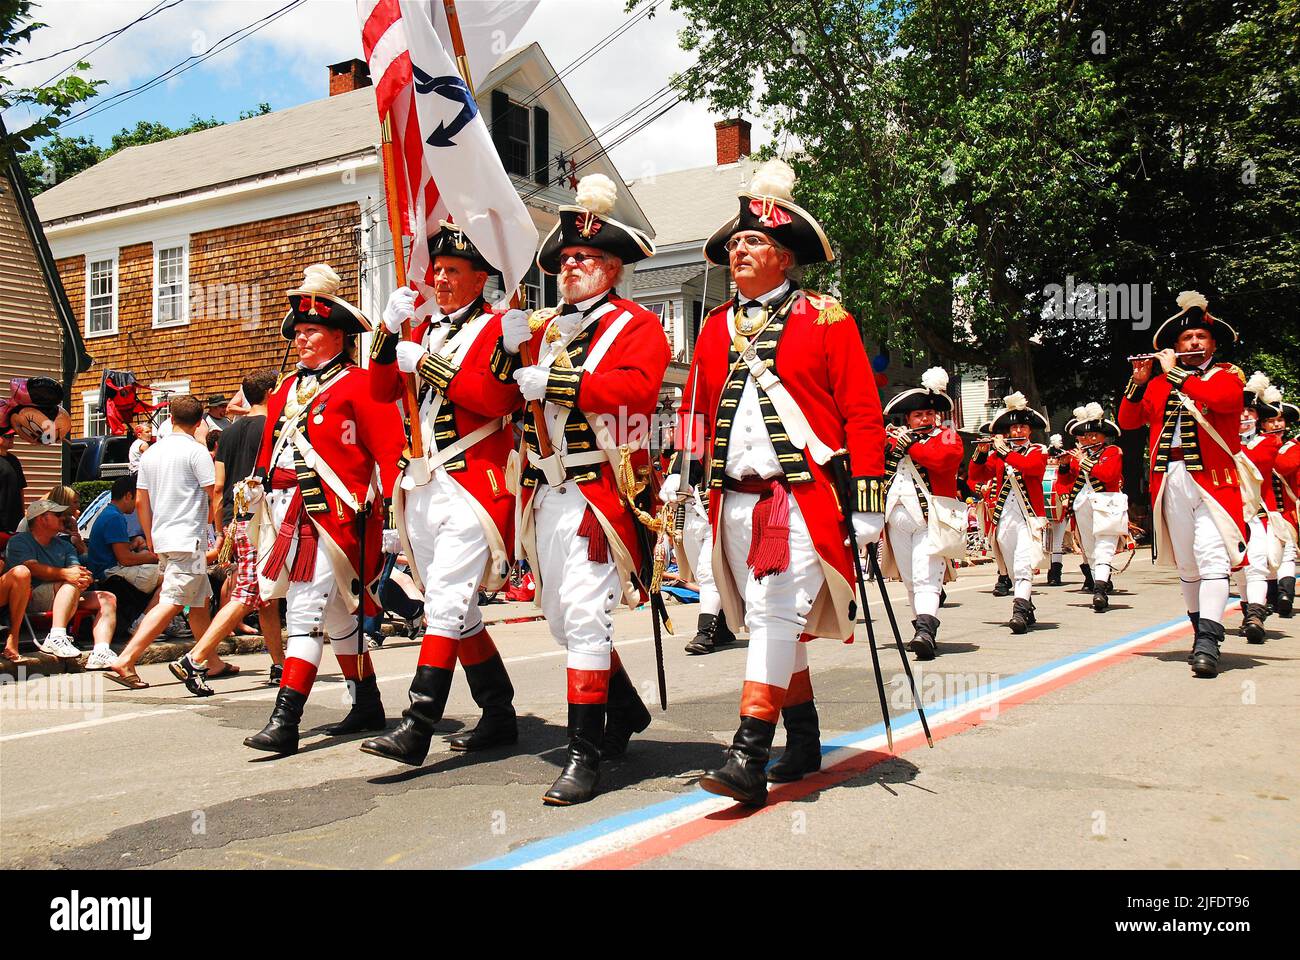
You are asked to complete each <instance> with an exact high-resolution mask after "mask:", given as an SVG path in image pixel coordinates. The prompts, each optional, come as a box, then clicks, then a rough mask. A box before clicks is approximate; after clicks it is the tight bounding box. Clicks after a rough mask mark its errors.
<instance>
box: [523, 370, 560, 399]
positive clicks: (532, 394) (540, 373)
mask: <svg viewBox="0 0 1300 960" xmlns="http://www.w3.org/2000/svg"><path fill="white" fill-rule="evenodd" d="M550 379H551V371H550V370H549V369H547V368H546V367H538V366H532V367H520V368H519V369H518V370H516V371H515V383H517V384H519V392H520V393H522V394H523V395H524V399H525V400H540V399H542V398H543V397H544V396H546V383H547V381H548V380H550Z"/></svg>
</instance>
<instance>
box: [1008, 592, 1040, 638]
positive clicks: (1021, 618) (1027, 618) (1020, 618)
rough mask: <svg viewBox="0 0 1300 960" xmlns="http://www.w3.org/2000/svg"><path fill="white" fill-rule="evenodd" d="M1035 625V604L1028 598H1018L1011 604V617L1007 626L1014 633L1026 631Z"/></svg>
mask: <svg viewBox="0 0 1300 960" xmlns="http://www.w3.org/2000/svg"><path fill="white" fill-rule="evenodd" d="M1033 625H1034V605H1033V604H1032V603H1031V602H1030V601H1028V600H1021V599H1019V598H1017V599H1016V600H1015V602H1013V603H1012V604H1011V619H1010V620H1008V621H1007V626H1009V627H1010V628H1011V632H1012V633H1024V632H1025V631H1026V630H1028V629H1029V628H1030V627H1032V626H1033Z"/></svg>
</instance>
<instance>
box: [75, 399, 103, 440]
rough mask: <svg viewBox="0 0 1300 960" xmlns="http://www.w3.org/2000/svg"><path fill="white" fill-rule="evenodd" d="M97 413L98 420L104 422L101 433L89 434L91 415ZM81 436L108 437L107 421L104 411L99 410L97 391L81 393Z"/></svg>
mask: <svg viewBox="0 0 1300 960" xmlns="http://www.w3.org/2000/svg"><path fill="white" fill-rule="evenodd" d="M96 412H97V413H98V414H99V418H100V419H101V420H103V421H104V432H103V433H91V432H90V421H91V419H92V417H91V414H92V413H96ZM81 435H82V436H83V437H106V436H108V419H107V417H105V415H104V411H102V410H100V409H99V391H98V390H83V391H81Z"/></svg>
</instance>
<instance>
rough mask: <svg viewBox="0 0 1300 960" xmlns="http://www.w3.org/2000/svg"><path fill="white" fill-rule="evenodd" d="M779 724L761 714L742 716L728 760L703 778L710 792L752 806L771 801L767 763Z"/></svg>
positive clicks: (759, 805)
mask: <svg viewBox="0 0 1300 960" xmlns="http://www.w3.org/2000/svg"><path fill="white" fill-rule="evenodd" d="M774 736H776V724H774V723H768V722H767V721H766V720H759V719H758V718H757V717H741V718H740V726H739V727H738V728H737V730H736V736H735V737H734V738H733V739H732V741H731V746H730V747H728V748H727V762H726V763H724V764H723V765H722V766H721V767H719V768H718V769H717V770H711V771H709V772H708V773H706V774H705V775H704V776H703V777H701V778H700V786H701V787H703V788H704V789H705V790H707V791H708V792H709V793H716V794H718V795H719V796H722V797H731V799H733V800H738V801H739V802H740V803H743V804H746V805H747V806H751V807H761V806H763V805H764V804H766V803H767V775H766V773H765V771H764V767H766V766H767V758H768V756H769V755H770V754H771V751H772V738H773V737H774Z"/></svg>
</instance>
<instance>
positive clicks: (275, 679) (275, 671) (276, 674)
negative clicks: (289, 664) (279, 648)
mask: <svg viewBox="0 0 1300 960" xmlns="http://www.w3.org/2000/svg"><path fill="white" fill-rule="evenodd" d="M283 679H284V664H282V663H273V664H271V673H270V675H269V676H268V677H267V678H266V685H267V686H268V687H278V686H279V685H280V681H281V680H283Z"/></svg>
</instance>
